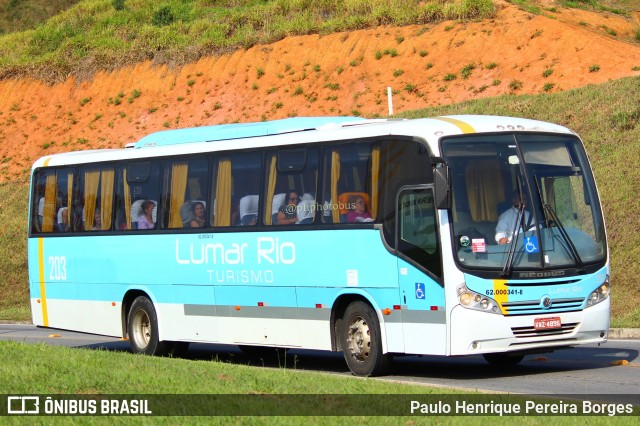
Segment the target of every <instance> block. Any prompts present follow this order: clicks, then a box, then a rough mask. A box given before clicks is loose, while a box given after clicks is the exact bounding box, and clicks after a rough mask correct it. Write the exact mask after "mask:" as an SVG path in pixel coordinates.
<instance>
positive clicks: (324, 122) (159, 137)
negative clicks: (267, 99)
mask: <svg viewBox="0 0 640 426" xmlns="http://www.w3.org/2000/svg"><path fill="white" fill-rule="evenodd" d="M380 121H385V120H367V119H365V118H362V117H293V118H285V119H282V120H273V121H264V122H256V123H234V124H220V125H216V126H205V127H192V128H187V129H176V130H164V131H161V132H156V133H152V134H150V135H148V136H145V137H144V138H142V139H140V140H139V141H138V142H135V143H133V144H127V148H135V149H138V148H146V147H152V146H167V145H179V144H183V143H194V142H214V141H223V140H230V139H243V138H253V137H259V136H270V135H278V134H283V133H294V132H306V131H311V130H322V129H327V128H329V129H330V128H337V127H347V126H352V125H359V124H366V123H372V122H380Z"/></svg>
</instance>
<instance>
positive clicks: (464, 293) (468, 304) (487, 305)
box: [457, 284, 502, 314]
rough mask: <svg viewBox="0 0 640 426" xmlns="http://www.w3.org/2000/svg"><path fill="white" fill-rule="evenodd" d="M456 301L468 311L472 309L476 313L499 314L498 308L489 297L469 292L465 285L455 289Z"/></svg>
mask: <svg viewBox="0 0 640 426" xmlns="http://www.w3.org/2000/svg"><path fill="white" fill-rule="evenodd" d="M457 291H458V300H459V301H460V304H461V305H462V306H464V307H465V308H468V309H474V310H476V311H482V312H489V313H492V314H501V313H502V312H501V311H500V307H499V306H498V304H497V303H496V301H495V300H493V299H492V298H490V297H487V296H483V295H482V294H480V293H476V292H475V291H471V290H469V289H468V288H467V286H466V285H465V284H460V285H459V286H458V288H457Z"/></svg>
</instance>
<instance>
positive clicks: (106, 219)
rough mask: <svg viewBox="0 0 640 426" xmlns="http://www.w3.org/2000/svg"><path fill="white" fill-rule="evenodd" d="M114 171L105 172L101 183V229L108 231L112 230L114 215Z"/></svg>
mask: <svg viewBox="0 0 640 426" xmlns="http://www.w3.org/2000/svg"><path fill="white" fill-rule="evenodd" d="M114 177H115V173H114V171H113V170H103V171H102V179H101V182H100V206H101V207H102V208H101V210H100V229H101V230H103V231H106V230H108V229H110V228H111V215H112V214H113V181H114Z"/></svg>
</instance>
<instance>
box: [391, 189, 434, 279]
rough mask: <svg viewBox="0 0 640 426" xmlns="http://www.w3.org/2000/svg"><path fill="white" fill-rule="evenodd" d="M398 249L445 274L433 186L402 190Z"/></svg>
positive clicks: (399, 203) (418, 261)
mask: <svg viewBox="0 0 640 426" xmlns="http://www.w3.org/2000/svg"><path fill="white" fill-rule="evenodd" d="M397 217H398V250H400V252H401V253H402V254H404V255H405V256H407V257H409V258H410V259H412V260H414V261H416V262H417V263H419V264H420V265H422V266H423V267H425V268H427V269H428V270H429V271H430V272H432V273H433V274H434V275H436V276H442V262H441V259H440V247H439V246H440V245H439V241H438V232H437V221H436V210H435V206H434V200H433V191H432V190H431V189H424V188H422V189H410V190H405V191H402V192H401V194H400V198H399V199H398V215H397Z"/></svg>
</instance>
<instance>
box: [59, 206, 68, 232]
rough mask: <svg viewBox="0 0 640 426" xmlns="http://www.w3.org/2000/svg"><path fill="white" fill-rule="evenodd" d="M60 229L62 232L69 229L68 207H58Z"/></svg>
mask: <svg viewBox="0 0 640 426" xmlns="http://www.w3.org/2000/svg"><path fill="white" fill-rule="evenodd" d="M57 219H58V230H59V231H60V232H67V231H69V208H68V207H60V209H58V215H57Z"/></svg>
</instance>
